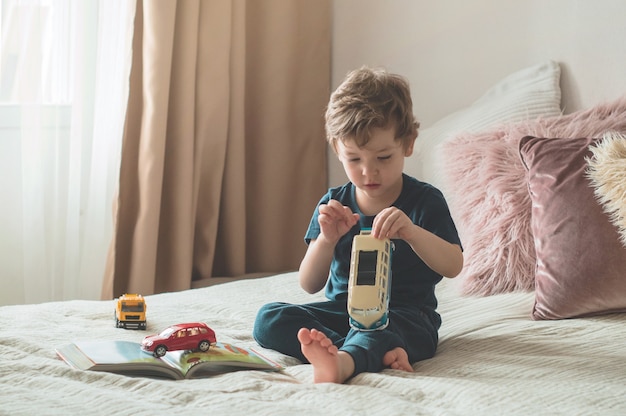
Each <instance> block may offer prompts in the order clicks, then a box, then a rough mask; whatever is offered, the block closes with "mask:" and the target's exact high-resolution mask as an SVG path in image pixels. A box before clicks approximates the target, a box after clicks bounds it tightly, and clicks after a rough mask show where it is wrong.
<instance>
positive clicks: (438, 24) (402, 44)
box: [329, 0, 626, 186]
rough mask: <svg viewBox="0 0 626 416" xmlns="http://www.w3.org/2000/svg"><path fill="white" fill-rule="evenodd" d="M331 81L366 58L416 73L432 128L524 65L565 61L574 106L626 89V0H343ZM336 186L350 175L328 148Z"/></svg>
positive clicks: (567, 105)
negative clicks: (436, 122) (435, 123)
mask: <svg viewBox="0 0 626 416" xmlns="http://www.w3.org/2000/svg"><path fill="white" fill-rule="evenodd" d="M333 8H334V10H333V12H334V21H333V51H332V88H333V89H334V88H335V87H336V86H337V85H338V84H339V83H340V82H341V80H342V79H343V77H344V75H345V74H346V72H348V71H349V70H351V69H354V68H357V67H359V66H361V65H370V66H384V67H386V68H387V69H389V70H390V71H393V72H398V73H401V74H403V75H405V76H406V77H407V78H408V79H409V81H410V82H411V87H412V92H413V102H414V110H415V114H416V115H417V117H418V119H419V120H420V122H421V123H422V126H423V127H427V126H429V125H430V124H432V123H434V122H435V121H437V120H438V119H439V118H441V117H443V116H445V115H446V114H449V113H450V112H452V111H454V110H457V109H459V108H462V107H464V106H466V105H467V104H469V103H471V102H473V101H474V100H475V99H476V98H478V97H479V96H480V95H481V94H482V93H483V92H484V91H485V90H486V89H487V88H488V87H489V86H491V85H492V84H493V83H495V82H497V81H498V80H500V79H501V78H503V77H504V76H506V75H508V74H509V73H512V72H514V71H516V70H518V69H522V68H524V67H527V66H530V65H534V64H536V63H539V62H542V61H544V60H547V59H552V60H555V61H557V62H559V63H560V64H561V70H562V74H561V88H562V90H563V94H562V106H563V108H564V112H565V113H569V112H572V111H575V110H578V109H581V108H587V107H590V106H593V105H595V104H597V103H599V102H600V101H604V100H612V99H614V98H617V97H619V96H621V95H623V94H625V93H626V24H625V23H624V21H625V20H624V16H626V1H624V0H441V1H432V0H334V6H333ZM329 159H330V162H329V174H330V178H329V182H330V185H331V186H334V185H337V184H340V183H343V182H344V181H345V180H346V178H345V175H344V173H343V170H342V168H341V166H340V165H339V163H338V162H337V161H336V157H335V156H334V155H333V154H330V155H329Z"/></svg>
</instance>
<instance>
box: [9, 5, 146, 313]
mask: <svg viewBox="0 0 626 416" xmlns="http://www.w3.org/2000/svg"><path fill="white" fill-rule="evenodd" d="M134 12H135V1H134V0H0V13H1V15H0V29H1V30H0V37H1V39H0V41H1V44H0V45H1V50H0V169H2V174H1V175H0V187H1V188H0V210H1V215H0V224H1V225H2V229H1V230H0V282H1V284H2V287H1V288H0V305H5V304H18V303H37V302H45V301H53V300H65V299H99V298H100V294H101V287H102V278H103V273H104V264H105V258H106V253H107V249H108V245H109V240H110V237H111V233H112V212H111V204H112V200H113V196H114V193H115V191H116V184H117V179H118V172H119V160H120V149H121V138H122V130H123V124H124V114H125V111H126V101H127V96H128V76H129V73H130V58H131V41H132V33H133V31H132V25H133V18H134Z"/></svg>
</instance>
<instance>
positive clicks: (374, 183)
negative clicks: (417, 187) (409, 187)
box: [337, 128, 414, 209]
mask: <svg viewBox="0 0 626 416" xmlns="http://www.w3.org/2000/svg"><path fill="white" fill-rule="evenodd" d="M413 143H414V142H411V145H410V146H409V147H408V148H407V149H406V150H405V149H404V147H403V145H402V142H401V141H399V140H395V129H394V128H386V129H382V128H375V129H373V130H372V132H371V137H370V140H369V141H368V143H367V145H365V146H364V147H358V146H357V145H356V143H355V141H354V140H346V141H345V142H343V141H341V140H339V141H338V142H337V155H338V157H339V160H340V161H341V163H342V164H343V168H344V170H345V172H346V174H347V175H348V178H349V179H350V181H351V182H352V183H353V184H354V185H355V186H356V188H357V201H358V202H359V204H361V203H362V202H365V203H366V204H368V205H370V206H371V207H372V208H374V207H375V206H376V207H377V206H378V205H379V204H382V205H386V206H389V205H391V204H392V203H393V202H394V201H395V200H396V199H397V197H398V196H399V195H400V191H401V190H402V171H403V169H404V158H405V157H407V156H410V155H411V154H412V153H413ZM372 204H373V205H372ZM361 208H362V209H363V208H365V207H361Z"/></svg>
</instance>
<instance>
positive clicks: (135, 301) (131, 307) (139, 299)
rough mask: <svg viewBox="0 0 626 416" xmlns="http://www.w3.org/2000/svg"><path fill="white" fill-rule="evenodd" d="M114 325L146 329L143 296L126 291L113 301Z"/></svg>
mask: <svg viewBox="0 0 626 416" xmlns="http://www.w3.org/2000/svg"><path fill="white" fill-rule="evenodd" d="M115 327H116V328H124V329H128V328H133V329H146V302H145V300H144V299H143V296H141V295H138V294H136V293H126V294H124V295H122V296H120V297H119V298H117V301H116V302H115Z"/></svg>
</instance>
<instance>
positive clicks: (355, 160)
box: [348, 157, 361, 163]
mask: <svg viewBox="0 0 626 416" xmlns="http://www.w3.org/2000/svg"><path fill="white" fill-rule="evenodd" d="M359 160H361V159H359V158H358V157H353V158H352V159H348V161H349V162H352V163H355V162H358V161H359Z"/></svg>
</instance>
